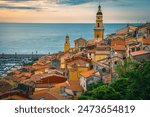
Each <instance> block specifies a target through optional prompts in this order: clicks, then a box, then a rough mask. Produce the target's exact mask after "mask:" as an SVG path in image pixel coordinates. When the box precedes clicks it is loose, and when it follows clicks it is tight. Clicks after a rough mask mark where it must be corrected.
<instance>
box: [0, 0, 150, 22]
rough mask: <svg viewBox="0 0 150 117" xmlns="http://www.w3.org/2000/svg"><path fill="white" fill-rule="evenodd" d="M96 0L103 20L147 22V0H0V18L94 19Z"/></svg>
mask: <svg viewBox="0 0 150 117" xmlns="http://www.w3.org/2000/svg"><path fill="white" fill-rule="evenodd" d="M99 3H100V4H101V7H102V12H103V15H104V23H144V22H150V7H149V6H150V0H0V22H22V23H94V22H95V18H96V17H95V16H96V12H97V8H98V5H99Z"/></svg>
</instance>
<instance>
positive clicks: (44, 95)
mask: <svg viewBox="0 0 150 117" xmlns="http://www.w3.org/2000/svg"><path fill="white" fill-rule="evenodd" d="M32 98H33V99H35V100H40V99H44V100H57V98H56V97H55V96H53V95H51V94H50V93H49V92H48V89H44V90H40V91H36V92H35V93H34V94H33V95H32Z"/></svg>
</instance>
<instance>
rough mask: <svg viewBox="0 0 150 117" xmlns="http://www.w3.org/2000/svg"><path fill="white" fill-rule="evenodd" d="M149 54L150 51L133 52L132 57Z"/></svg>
mask: <svg viewBox="0 0 150 117" xmlns="http://www.w3.org/2000/svg"><path fill="white" fill-rule="evenodd" d="M147 53H150V51H146V50H139V51H135V52H131V55H132V56H138V55H141V54H147Z"/></svg>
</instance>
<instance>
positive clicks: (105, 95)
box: [91, 85, 120, 100]
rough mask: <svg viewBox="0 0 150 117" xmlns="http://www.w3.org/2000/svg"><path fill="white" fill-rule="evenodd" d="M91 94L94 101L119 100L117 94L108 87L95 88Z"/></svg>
mask: <svg viewBox="0 0 150 117" xmlns="http://www.w3.org/2000/svg"><path fill="white" fill-rule="evenodd" d="M91 94H92V96H93V97H94V99H99V100H115V99H119V98H120V95H119V93H117V92H116V91H115V90H114V89H113V88H112V87H110V86H109V85H103V86H100V87H97V88H96V89H94V90H92V91H91Z"/></svg>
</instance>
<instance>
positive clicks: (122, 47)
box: [111, 46, 126, 51]
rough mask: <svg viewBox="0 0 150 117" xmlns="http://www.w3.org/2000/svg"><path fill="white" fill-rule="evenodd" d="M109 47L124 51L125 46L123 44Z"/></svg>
mask: <svg viewBox="0 0 150 117" xmlns="http://www.w3.org/2000/svg"><path fill="white" fill-rule="evenodd" d="M111 48H113V49H114V50H116V51H117V50H118V51H119V50H121V51H125V50H126V47H125V46H111Z"/></svg>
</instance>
